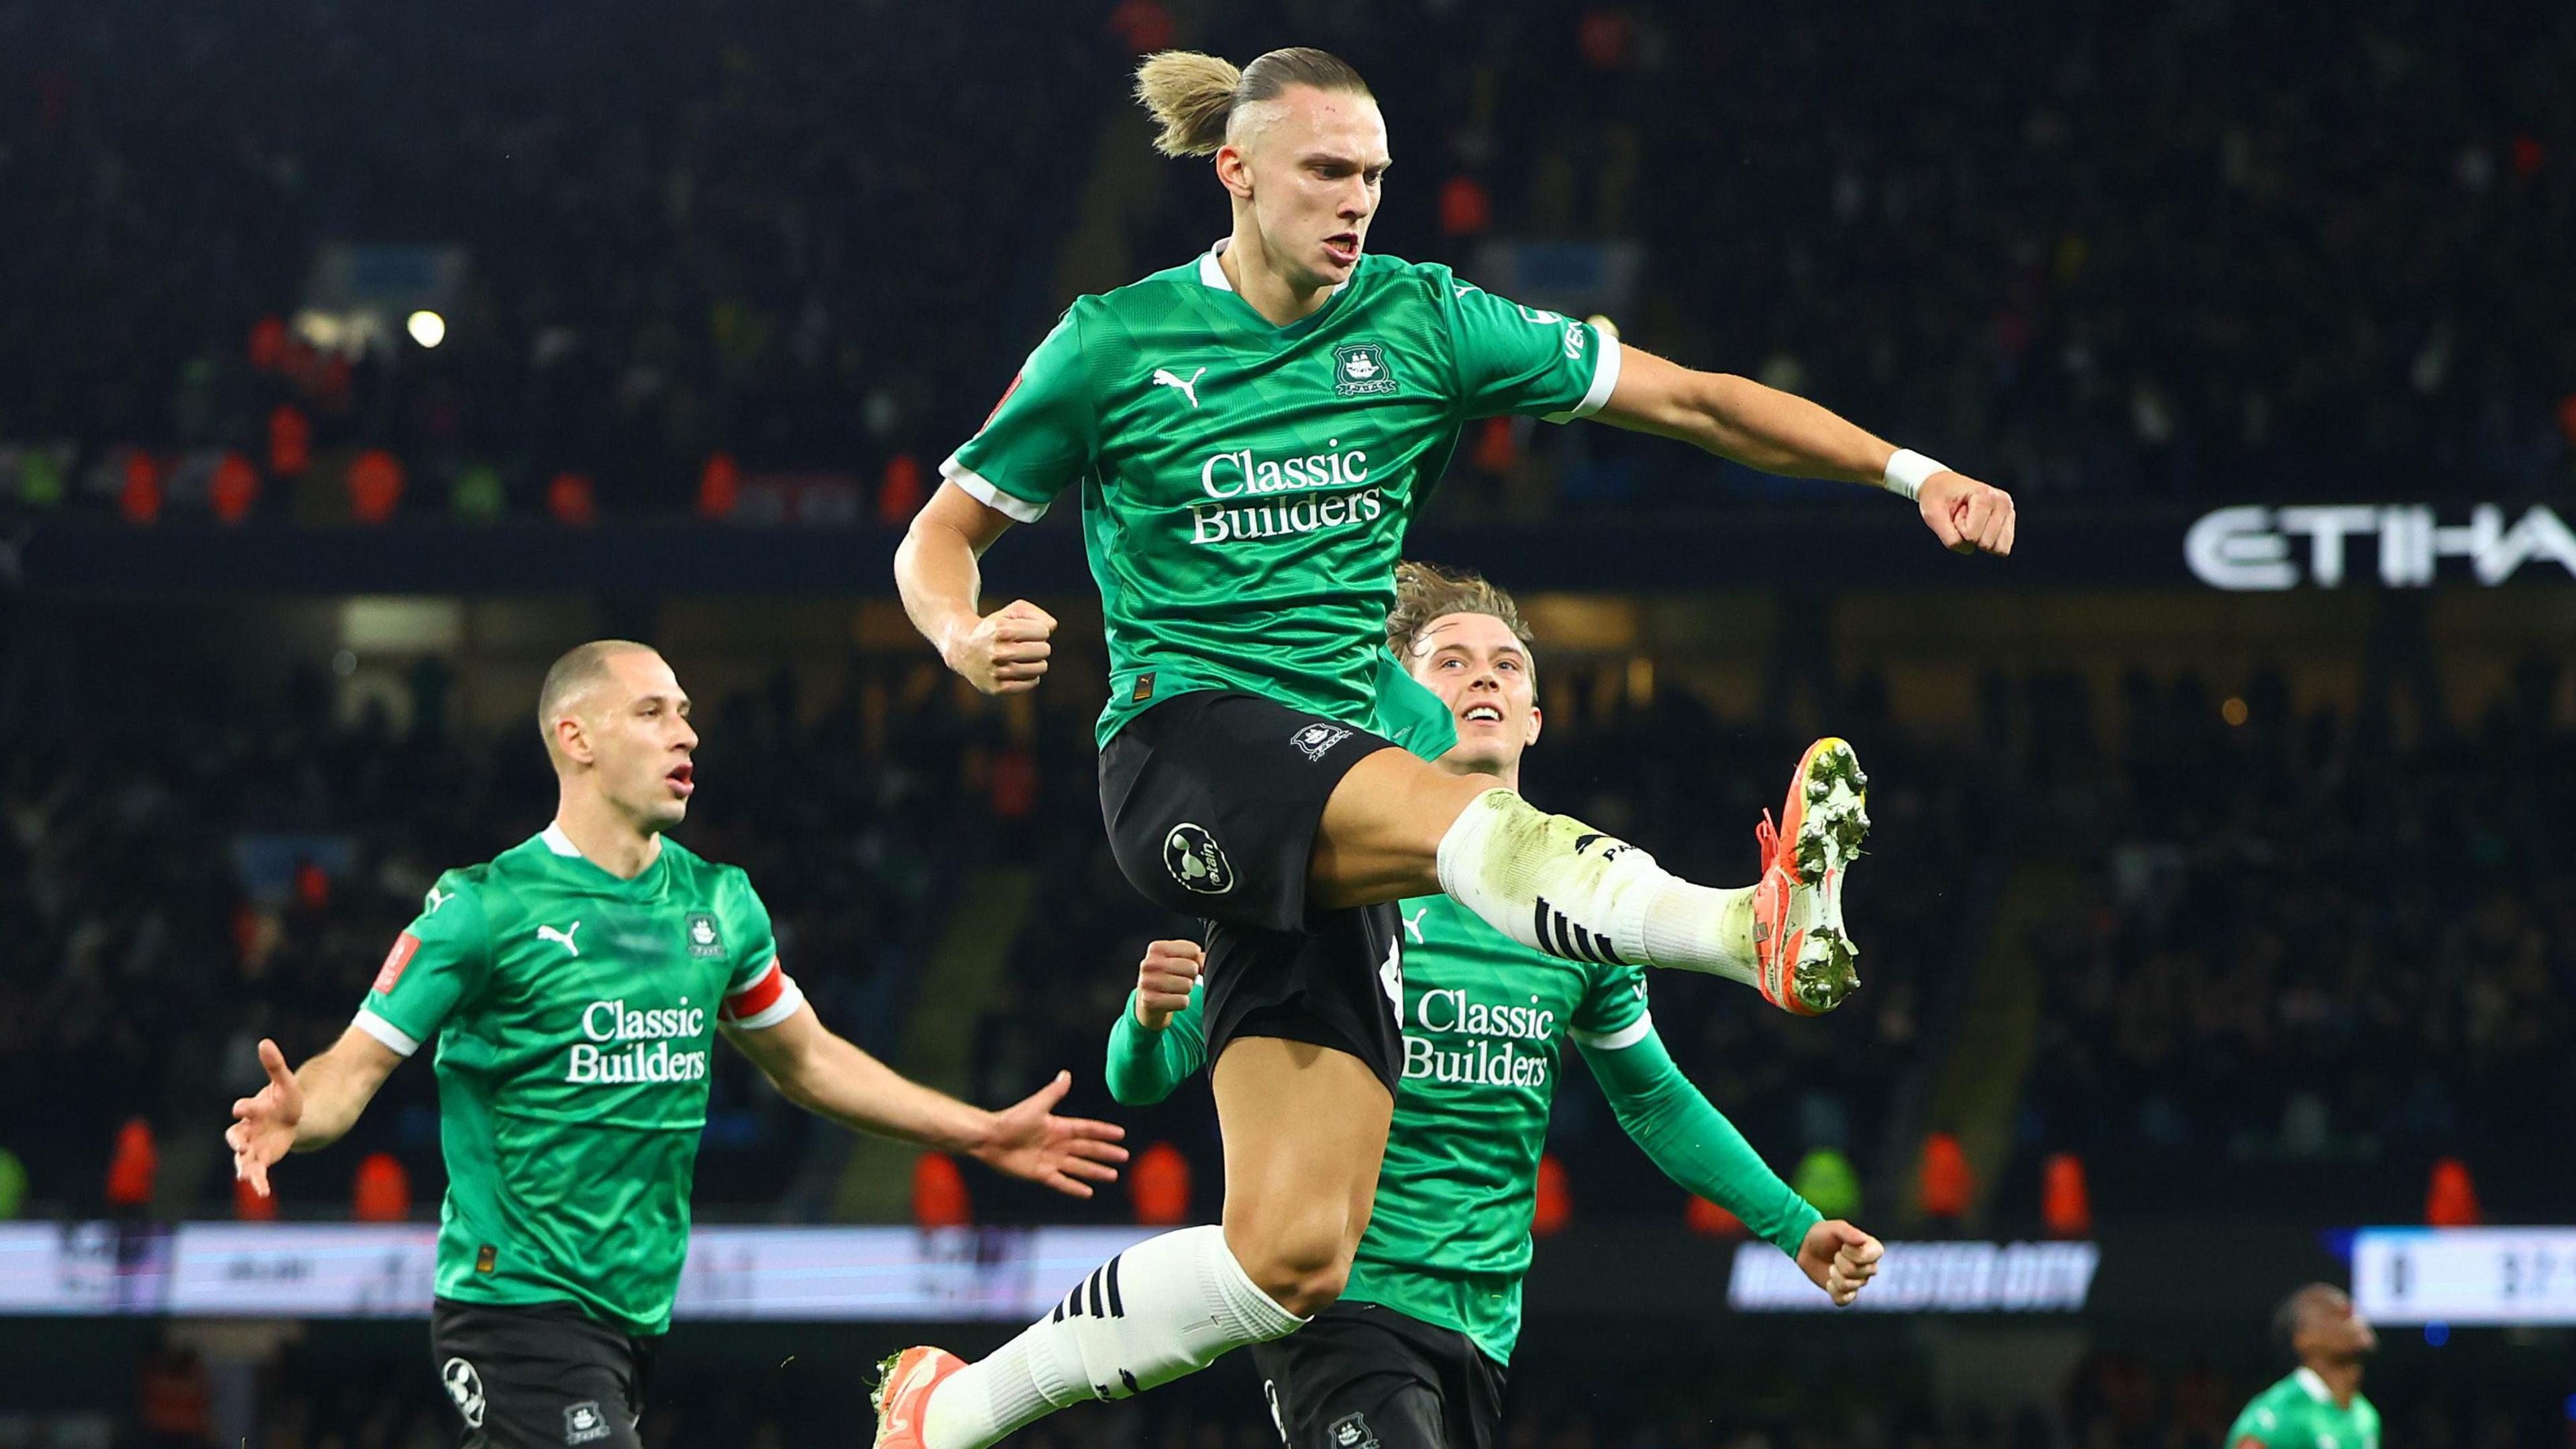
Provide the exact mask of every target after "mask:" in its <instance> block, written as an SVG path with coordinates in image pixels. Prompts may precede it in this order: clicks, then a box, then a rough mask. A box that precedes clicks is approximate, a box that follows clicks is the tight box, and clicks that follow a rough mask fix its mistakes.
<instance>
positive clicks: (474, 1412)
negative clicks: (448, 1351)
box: [438, 1358, 483, 1429]
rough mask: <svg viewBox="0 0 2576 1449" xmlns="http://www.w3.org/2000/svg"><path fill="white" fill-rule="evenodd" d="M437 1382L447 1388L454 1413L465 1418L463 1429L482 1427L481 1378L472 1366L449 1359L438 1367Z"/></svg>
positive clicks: (462, 1361)
mask: <svg viewBox="0 0 2576 1449" xmlns="http://www.w3.org/2000/svg"><path fill="white" fill-rule="evenodd" d="M438 1381H439V1382H440V1383H442V1384H445V1385H446V1386H447V1397H449V1398H450V1399H453V1400H455V1402H456V1412H458V1413H460V1414H462V1415H464V1416H465V1427H466V1428H468V1429H480V1428H482V1427H483V1376H482V1375H481V1374H478V1373H476V1372H475V1371H474V1365H472V1364H470V1363H467V1362H466V1361H465V1360H463V1359H461V1358H451V1359H449V1360H448V1361H447V1362H445V1363H443V1364H440V1365H439V1366H438Z"/></svg>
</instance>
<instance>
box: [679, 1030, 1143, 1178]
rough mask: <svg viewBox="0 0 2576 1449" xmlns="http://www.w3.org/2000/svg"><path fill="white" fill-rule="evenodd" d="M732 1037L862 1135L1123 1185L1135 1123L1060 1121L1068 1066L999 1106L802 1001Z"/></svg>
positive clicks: (815, 1106) (1031, 1174)
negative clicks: (914, 1072) (936, 1085)
mask: <svg viewBox="0 0 2576 1449" xmlns="http://www.w3.org/2000/svg"><path fill="white" fill-rule="evenodd" d="M725 1034H726V1035H727V1036H728V1037H730V1038H731V1039H732V1040H733V1044H734V1045H735V1046H738V1047H740V1048H742V1051H743V1054H744V1055H745V1056H748V1057H750V1058H751V1060H752V1064H753V1065H755V1066H757V1067H759V1068H760V1070H761V1072H762V1074H763V1075H765V1076H767V1077H768V1078H769V1080H770V1081H772V1082H774V1083H776V1084H777V1086H778V1090H779V1092H780V1093H781V1094H782V1095H784V1096H785V1097H786V1098H787V1100H789V1101H791V1102H793V1103H795V1104H796V1105H797V1106H799V1107H802V1108H804V1109H805V1110H806V1111H808V1112H812V1113H814V1114H816V1115H817V1116H822V1117H829V1118H831V1119H832V1120H833V1121H835V1122H838V1123H840V1124H841V1125H842V1126H844V1127H847V1128H849V1129H851V1130H852V1131H854V1132H870V1133H874V1134H876V1135H877V1136H880V1137H893V1138H898V1139H901V1140H902V1141H905V1142H918V1143H920V1144H922V1145H923V1146H925V1147H936V1148H940V1149H942V1150H945V1151H952V1152H963V1153H965V1154H967V1155H968V1156H970V1157H973V1158H974V1159H976V1160H977V1161H979V1162H982V1163H983V1164H985V1165H986V1166H988V1167H991V1168H993V1169H994V1170H995V1171H997V1172H1007V1173H1009V1174H1010V1175H1012V1176H1013V1177H1025V1178H1027V1179H1029V1180H1030V1181H1032V1182H1041V1183H1044V1184H1046V1185H1047V1186H1049V1187H1051V1188H1054V1189H1055V1190H1056V1191H1058V1192H1061V1193H1064V1194H1065V1195H1067V1196H1069V1197H1089V1196H1091V1186H1090V1185H1091V1184H1092V1183H1095V1182H1111V1181H1115V1180H1116V1179H1117V1176H1118V1169H1117V1167H1116V1165H1115V1164H1117V1163H1121V1162H1124V1161H1126V1160H1127V1149H1126V1148H1124V1147H1121V1146H1119V1145H1118V1139H1119V1138H1121V1137H1124V1136H1126V1135H1127V1129H1125V1128H1123V1127H1118V1126H1115V1125H1113V1124H1111V1123H1107V1122H1095V1121H1092V1120H1091V1119H1089V1118H1087V1117H1058V1116H1056V1115H1055V1113H1054V1108H1055V1104H1056V1103H1057V1102H1059V1101H1062V1100H1063V1099H1064V1094H1065V1091H1066V1090H1067V1089H1068V1088H1069V1087H1071V1086H1072V1085H1073V1077H1072V1074H1071V1073H1068V1072H1058V1073H1057V1074H1056V1077H1055V1080H1054V1081H1051V1082H1049V1083H1047V1084H1046V1085H1045V1086H1043V1087H1040V1088H1039V1089H1038V1090H1037V1091H1035V1092H1033V1093H1031V1094H1030V1095H1029V1096H1028V1097H1026V1098H1024V1099H1023V1100H1021V1101H1020V1102H1018V1103H1017V1104H1015V1105H1013V1106H1010V1107H1006V1108H1004V1109H1002V1110H1001V1111H999V1112H987V1111H985V1110H984V1109H983V1108H981V1107H974V1106H969V1105H968V1104H966V1103H964V1102H960V1101H958V1100H957V1099H956V1098H954V1097H951V1096H949V1095H948V1094H946V1093H944V1092H937V1091H933V1090H932V1089H930V1088H928V1087H925V1086H923V1085H921V1084H920V1083H919V1082H916V1081H913V1080H911V1079H910V1078H908V1077H905V1076H904V1075H903V1074H901V1073H899V1072H897V1071H895V1070H894V1069H893V1068H892V1067H889V1066H887V1065H886V1064H885V1063H883V1062H881V1061H878V1060H877V1059H876V1058H875V1057H872V1056H870V1055H868V1054H867V1053H866V1052H863V1051H861V1050H859V1048H858V1047H857V1046H856V1045H855V1044H853V1043H851V1042H850V1041H849V1040H847V1039H846V1038H844V1037H841V1036H839V1035H837V1034H835V1033H834V1032H832V1031H831V1030H830V1029H828V1028H826V1027H825V1026H824V1025H823V1021H822V1018H820V1017H818V1016H816V1015H815V1014H814V1008H813V1007H812V1006H810V1005H800V1006H798V1007H797V1008H796V1010H795V1011H794V1012H792V1013H790V1014H789V1015H788V1016H787V1017H786V1018H785V1019H784V1020H781V1021H780V1022H778V1023H777V1024H776V1025H774V1026H765V1027H759V1028H755V1029H751V1030H744V1029H741V1028H736V1027H727V1028H726V1029H725Z"/></svg>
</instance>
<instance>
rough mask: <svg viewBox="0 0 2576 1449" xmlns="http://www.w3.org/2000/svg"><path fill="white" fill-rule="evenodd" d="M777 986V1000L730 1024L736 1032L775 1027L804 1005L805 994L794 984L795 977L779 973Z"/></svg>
mask: <svg viewBox="0 0 2576 1449" xmlns="http://www.w3.org/2000/svg"><path fill="white" fill-rule="evenodd" d="M778 984H779V987H780V990H779V993H778V999H777V1000H776V1001H773V1002H771V1003H769V1004H768V1005H767V1006H764V1007H762V1008H761V1009H760V1010H758V1011H756V1012H754V1013H752V1014H751V1015H749V1016H743V1017H736V1018H735V1019H734V1020H733V1022H732V1026H733V1028H734V1029H735V1030H736V1031H759V1030H760V1029H762V1028H763V1027H771V1026H776V1025H778V1024H779V1023H780V1022H782V1021H785V1020H786V1019H787V1018H789V1017H791V1016H794V1015H795V1014H796V1008H798V1007H800V1006H803V1005H804V1004H805V992H804V990H803V988H801V987H799V986H798V985H797V984H796V978H795V977H793V976H790V975H788V974H787V973H786V972H784V971H781V972H779V973H778Z"/></svg>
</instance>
